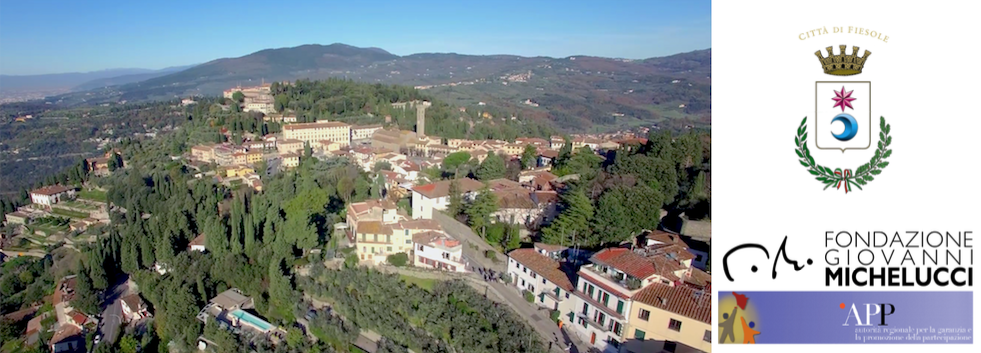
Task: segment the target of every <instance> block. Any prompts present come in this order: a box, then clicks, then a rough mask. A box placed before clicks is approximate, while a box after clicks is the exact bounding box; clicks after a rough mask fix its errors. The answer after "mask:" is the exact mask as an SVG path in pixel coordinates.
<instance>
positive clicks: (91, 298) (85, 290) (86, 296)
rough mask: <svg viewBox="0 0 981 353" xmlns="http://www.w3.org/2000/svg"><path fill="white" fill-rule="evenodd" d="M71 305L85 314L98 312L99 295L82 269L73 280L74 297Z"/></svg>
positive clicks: (90, 278) (86, 272)
mask: <svg viewBox="0 0 981 353" xmlns="http://www.w3.org/2000/svg"><path fill="white" fill-rule="evenodd" d="M71 304H72V306H73V307H75V308H77V309H78V310H81V311H82V312H83V313H86V314H96V313H98V312H99V293H98V292H96V290H95V287H94V286H93V285H92V277H90V276H89V274H88V271H85V270H84V269H83V270H81V271H79V272H78V276H77V277H76V279H75V297H74V299H72V303H71Z"/></svg>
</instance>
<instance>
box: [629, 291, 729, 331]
mask: <svg viewBox="0 0 981 353" xmlns="http://www.w3.org/2000/svg"><path fill="white" fill-rule="evenodd" d="M633 300H635V301H638V302H641V303H643V304H647V305H650V306H653V307H655V308H658V309H661V310H665V311H669V312H672V313H675V314H678V315H681V316H684V317H690V318H692V319H695V320H698V321H701V322H705V323H710V324H711V323H712V294H711V293H708V292H705V293H702V294H701V295H700V296H699V291H698V290H695V289H692V288H689V287H684V286H669V285H666V284H661V283H654V284H651V285H649V286H647V287H646V288H644V289H643V290H641V291H640V292H638V293H637V294H635V295H634V297H633Z"/></svg>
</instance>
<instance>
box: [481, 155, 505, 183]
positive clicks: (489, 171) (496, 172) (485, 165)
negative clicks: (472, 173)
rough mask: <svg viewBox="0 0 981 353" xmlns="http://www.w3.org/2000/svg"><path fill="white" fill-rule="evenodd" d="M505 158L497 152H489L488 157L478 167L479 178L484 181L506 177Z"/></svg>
mask: <svg viewBox="0 0 981 353" xmlns="http://www.w3.org/2000/svg"><path fill="white" fill-rule="evenodd" d="M504 169H505V165H504V159H503V158H501V156H498V155H497V154H496V153H487V158H484V161H483V162H481V163H480V167H478V168H477V173H476V176H477V179H480V180H482V181H487V180H493V179H499V178H503V177H504Z"/></svg>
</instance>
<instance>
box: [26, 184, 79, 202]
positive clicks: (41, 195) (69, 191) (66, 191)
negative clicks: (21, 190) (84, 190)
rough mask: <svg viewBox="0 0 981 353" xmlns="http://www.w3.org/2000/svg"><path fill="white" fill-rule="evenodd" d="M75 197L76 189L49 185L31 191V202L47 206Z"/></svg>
mask: <svg viewBox="0 0 981 353" xmlns="http://www.w3.org/2000/svg"><path fill="white" fill-rule="evenodd" d="M74 197H75V189H74V188H68V187H64V186H61V185H48V186H45V187H42V188H40V189H35V190H32V191H31V202H33V203H35V204H39V205H45V206H51V205H54V204H56V203H58V202H61V201H64V200H67V199H70V198H74Z"/></svg>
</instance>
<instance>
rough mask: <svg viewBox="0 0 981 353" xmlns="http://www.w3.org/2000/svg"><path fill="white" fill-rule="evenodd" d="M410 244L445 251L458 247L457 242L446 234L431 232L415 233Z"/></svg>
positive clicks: (458, 243)
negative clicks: (423, 245)
mask: <svg viewBox="0 0 981 353" xmlns="http://www.w3.org/2000/svg"><path fill="white" fill-rule="evenodd" d="M412 242H414V243H417V244H425V245H429V246H432V247H436V248H440V249H446V250H456V248H458V247H460V241H459V240H456V239H453V238H452V237H450V236H449V235H447V234H446V233H443V232H437V231H431V230H430V231H425V232H422V233H416V234H415V235H413V236H412Z"/></svg>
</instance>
